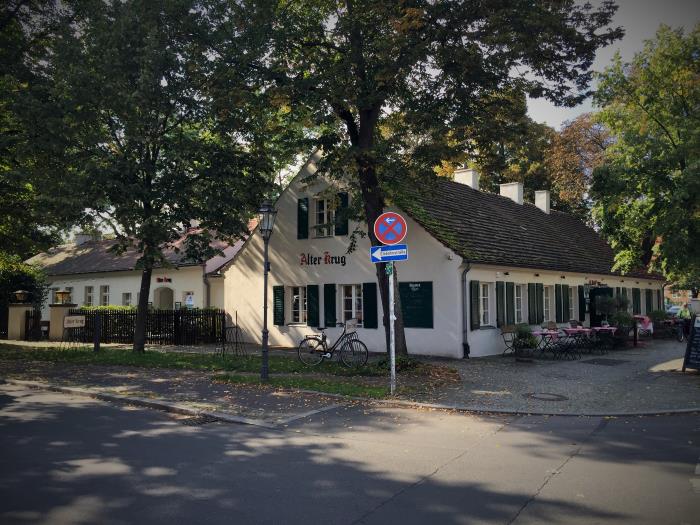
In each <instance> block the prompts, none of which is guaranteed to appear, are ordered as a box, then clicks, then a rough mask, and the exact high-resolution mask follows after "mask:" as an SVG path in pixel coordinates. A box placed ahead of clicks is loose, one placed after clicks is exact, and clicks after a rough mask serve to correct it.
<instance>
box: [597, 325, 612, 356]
mask: <svg viewBox="0 0 700 525" xmlns="http://www.w3.org/2000/svg"><path fill="white" fill-rule="evenodd" d="M593 331H594V332H593V333H594V336H595V337H594V342H595V346H596V348H598V350H600V352H601V353H604V352H605V351H606V350H607V348H606V346H609V347H610V348H612V346H613V343H612V338H613V336H614V335H615V332H617V326H594V327H593Z"/></svg>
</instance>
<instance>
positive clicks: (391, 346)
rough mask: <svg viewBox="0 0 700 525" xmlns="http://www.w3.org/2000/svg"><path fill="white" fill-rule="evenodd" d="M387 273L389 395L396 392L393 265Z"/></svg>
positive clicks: (390, 264) (388, 267) (389, 266)
mask: <svg viewBox="0 0 700 525" xmlns="http://www.w3.org/2000/svg"><path fill="white" fill-rule="evenodd" d="M387 273H388V274H389V359H390V361H391V382H390V387H391V394H392V395H393V394H394V390H396V340H395V337H394V321H395V320H396V317H395V316H394V263H393V262H391V261H390V262H389V263H388V265H387Z"/></svg>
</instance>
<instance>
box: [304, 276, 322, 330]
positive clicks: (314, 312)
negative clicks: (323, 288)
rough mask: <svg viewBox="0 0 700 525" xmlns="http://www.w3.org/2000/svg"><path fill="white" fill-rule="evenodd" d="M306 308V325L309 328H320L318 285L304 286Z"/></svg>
mask: <svg viewBox="0 0 700 525" xmlns="http://www.w3.org/2000/svg"><path fill="white" fill-rule="evenodd" d="M306 301H307V302H306V308H307V309H308V314H307V316H308V317H307V321H306V324H308V325H309V326H316V327H319V326H321V316H320V315H319V314H320V305H319V297H318V285H317V284H307V285H306Z"/></svg>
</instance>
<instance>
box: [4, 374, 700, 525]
mask: <svg viewBox="0 0 700 525" xmlns="http://www.w3.org/2000/svg"><path fill="white" fill-rule="evenodd" d="M185 423H192V421H190V420H178V419H175V418H174V417H171V416H169V415H166V414H163V413H160V412H156V411H151V410H144V409H134V408H129V407H118V406H113V405H110V404H106V403H103V402H99V401H95V400H91V399H87V398H83V397H71V396H67V395H64V394H55V393H46V392H40V391H33V390H25V389H23V388H21V387H14V386H10V385H0V523H3V524H12V523H47V524H48V523H50V524H61V523H90V524H92V523H99V524H111V523H148V524H157V523H168V524H176V523H188V524H190V523H208V524H209V523H303V524H305V525H308V524H315V523H324V524H325V523H343V524H349V523H377V524H378V523H382V524H388V523H401V524H410V523H421V524H426V523H448V524H453V523H454V524H457V523H460V524H461V523H518V524H521V523H522V524H524V523H542V522H548V523H566V524H576V523H586V524H589V523H634V524H644V523H649V524H655V525H657V524H666V523H668V524H681V523H687V524H698V523H700V417H698V416H696V415H692V416H688V415H685V416H666V417H645V418H640V417H635V418H619V419H603V418H569V417H549V418H547V417H493V418H490V417H475V416H469V415H464V414H452V413H445V412H435V411H417V410H407V409H387V408H366V407H362V406H348V407H343V408H338V409H336V410H330V411H327V412H323V413H320V414H317V415H315V416H312V417H310V418H307V419H304V420H299V421H296V422H294V423H293V424H290V425H289V426H288V427H287V428H284V429H280V430H270V429H264V428H259V427H253V426H243V425H232V424H222V423H207V424H202V425H199V426H192V425H188V424H185Z"/></svg>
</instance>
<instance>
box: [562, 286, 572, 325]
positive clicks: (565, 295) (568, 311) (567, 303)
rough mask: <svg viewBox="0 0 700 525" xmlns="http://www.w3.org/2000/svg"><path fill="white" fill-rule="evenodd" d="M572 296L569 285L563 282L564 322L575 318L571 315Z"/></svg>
mask: <svg viewBox="0 0 700 525" xmlns="http://www.w3.org/2000/svg"><path fill="white" fill-rule="evenodd" d="M570 299H571V298H570V297H569V285H568V284H562V285H561V303H562V304H561V315H562V323H567V322H569V321H571V319H573V317H574V316H573V315H571V300H570Z"/></svg>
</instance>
